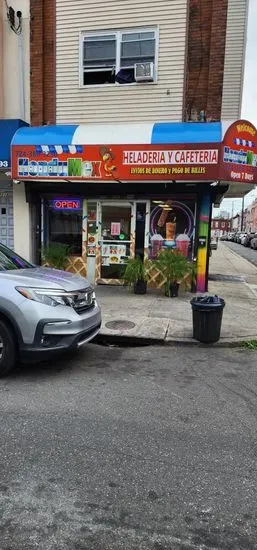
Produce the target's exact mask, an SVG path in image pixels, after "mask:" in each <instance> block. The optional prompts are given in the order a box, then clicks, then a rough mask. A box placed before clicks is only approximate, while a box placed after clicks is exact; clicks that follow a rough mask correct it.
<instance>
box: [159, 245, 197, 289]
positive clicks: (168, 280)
mask: <svg viewBox="0 0 257 550" xmlns="http://www.w3.org/2000/svg"><path fill="white" fill-rule="evenodd" d="M154 264H155V266H156V268H157V269H158V271H160V273H161V274H162V275H163V276H164V278H165V285H164V290H165V296H170V297H171V298H172V297H177V296H178V291H179V286H180V283H181V281H182V279H183V278H184V277H185V276H186V275H189V274H191V273H193V269H194V268H193V265H192V264H191V262H189V260H188V259H187V258H185V256H184V255H183V254H182V253H181V252H179V251H177V250H169V249H164V250H162V251H161V252H160V253H159V255H158V258H157V259H156V260H155V262H154Z"/></svg>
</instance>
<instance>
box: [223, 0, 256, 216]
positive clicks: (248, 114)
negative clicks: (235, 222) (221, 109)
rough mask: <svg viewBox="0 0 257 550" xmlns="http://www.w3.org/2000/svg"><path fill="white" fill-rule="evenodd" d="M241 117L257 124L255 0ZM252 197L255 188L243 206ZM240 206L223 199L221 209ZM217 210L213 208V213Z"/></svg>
mask: <svg viewBox="0 0 257 550" xmlns="http://www.w3.org/2000/svg"><path fill="white" fill-rule="evenodd" d="M235 55H236V52H235ZM242 118H246V119H247V120H250V121H251V122H253V123H254V124H255V125H256V126H257V0H249V20H248V32H247V45H246V60H245V76H244V91H243V106H242ZM254 198H257V189H254V190H253V191H251V193H248V195H246V197H245V206H248V205H249V204H250V203H251V202H252V201H253V199H254ZM241 206H242V200H241V199H233V200H230V199H224V201H223V202H222V206H221V210H227V211H229V212H230V213H232V209H233V211H234V214H235V213H236V212H238V211H239V210H241ZM218 212H219V211H218V209H216V208H215V209H214V214H217V213H218Z"/></svg>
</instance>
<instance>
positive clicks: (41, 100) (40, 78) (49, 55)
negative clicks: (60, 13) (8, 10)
mask: <svg viewBox="0 0 257 550" xmlns="http://www.w3.org/2000/svg"><path fill="white" fill-rule="evenodd" d="M30 16H31V27H30V29H31V30H30V79H31V124H32V125H33V126H39V125H41V124H54V123H55V95H56V94H55V0H31V2H30Z"/></svg>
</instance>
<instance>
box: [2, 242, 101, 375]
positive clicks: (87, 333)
mask: <svg viewBox="0 0 257 550" xmlns="http://www.w3.org/2000/svg"><path fill="white" fill-rule="evenodd" d="M100 326H101V311H100V308H99V306H98V304H97V301H96V297H95V292H94V290H93V288H92V287H91V285H90V284H89V283H88V281H87V279H84V278H83V277H78V276H76V275H73V274H72V273H67V272H65V271H59V270H56V269H50V268H43V267H37V266H35V265H32V264H31V263H29V262H27V261H26V260H24V259H23V258H21V257H20V256H18V255H17V254H15V253H14V252H13V251H12V250H10V249H9V248H7V247H6V246H3V245H1V244H0V375H5V374H7V373H8V372H9V371H10V370H11V369H13V367H14V366H15V364H16V362H17V361H19V360H21V361H31V360H32V361H34V360H35V361H38V360H40V361H41V360H44V359H45V358H46V357H48V356H51V355H52V354H54V353H55V352H61V351H65V350H69V349H74V348H79V347H81V346H82V345H84V344H86V343H87V342H89V341H90V340H92V339H93V338H94V337H95V336H96V335H97V334H98V332H99V330H100Z"/></svg>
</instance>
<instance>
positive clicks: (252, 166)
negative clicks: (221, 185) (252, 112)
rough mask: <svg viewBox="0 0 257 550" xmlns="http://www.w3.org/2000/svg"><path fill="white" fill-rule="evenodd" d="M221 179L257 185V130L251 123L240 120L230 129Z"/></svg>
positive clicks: (223, 152) (222, 162) (223, 150)
mask: <svg viewBox="0 0 257 550" xmlns="http://www.w3.org/2000/svg"><path fill="white" fill-rule="evenodd" d="M219 179H222V180H225V181H236V182H241V183H257V130H256V128H255V127H254V126H253V124H251V123H250V122H247V121H246V120H239V121H238V122H235V123H234V124H232V125H231V126H230V127H229V128H228V130H227V132H226V134H225V136H224V140H223V144H222V158H221V169H220V175H219Z"/></svg>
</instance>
